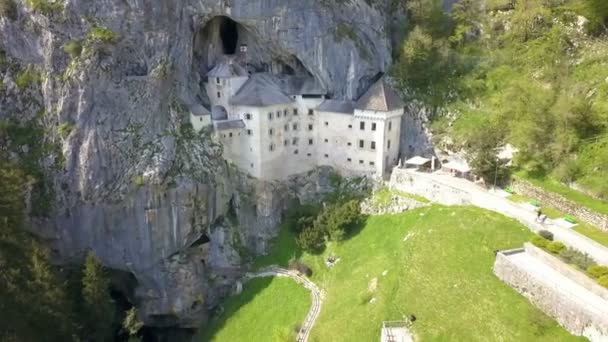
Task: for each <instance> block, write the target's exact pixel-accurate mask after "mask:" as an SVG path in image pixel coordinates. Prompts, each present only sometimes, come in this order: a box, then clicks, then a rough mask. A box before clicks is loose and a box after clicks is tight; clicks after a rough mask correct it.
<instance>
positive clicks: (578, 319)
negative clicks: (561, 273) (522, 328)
mask: <svg viewBox="0 0 608 342" xmlns="http://www.w3.org/2000/svg"><path fill="white" fill-rule="evenodd" d="M509 252H511V253H509ZM509 252H501V253H498V254H497V255H496V262H495V263H494V274H496V276H497V277H498V278H499V279H501V280H502V281H504V282H505V283H507V284H508V285H510V286H511V287H513V288H514V289H515V290H517V291H518V292H519V293H521V294H522V295H523V296H524V297H526V298H528V299H529V300H530V302H532V303H533V304H534V305H535V306H537V307H538V308H539V309H540V310H542V311H543V312H545V313H546V314H547V315H549V316H551V317H553V318H554V319H555V320H556V321H557V322H558V323H559V324H560V325H561V326H563V327H564V328H565V329H566V330H568V331H569V332H570V333H572V334H574V335H577V336H585V337H587V338H589V339H590V340H591V341H606V340H607V339H608V317H607V316H606V315H605V314H603V313H601V312H597V311H595V310H594V309H593V308H590V307H588V306H587V305H585V303H583V302H581V301H579V300H577V298H576V297H575V296H570V295H566V294H565V293H564V292H563V291H560V290H559V284H552V283H549V282H546V281H542V278H540V277H541V275H534V274H530V273H529V272H526V271H525V270H524V269H523V268H521V267H519V265H518V264H516V263H515V262H513V261H511V260H510V259H509V255H512V254H513V253H526V251H525V250H523V249H519V250H513V251H509Z"/></svg>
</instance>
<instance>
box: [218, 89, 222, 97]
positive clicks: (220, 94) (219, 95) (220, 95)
mask: <svg viewBox="0 0 608 342" xmlns="http://www.w3.org/2000/svg"><path fill="white" fill-rule="evenodd" d="M221 97H222V93H220V92H219V91H218V92H217V98H218V99H219V98H221Z"/></svg>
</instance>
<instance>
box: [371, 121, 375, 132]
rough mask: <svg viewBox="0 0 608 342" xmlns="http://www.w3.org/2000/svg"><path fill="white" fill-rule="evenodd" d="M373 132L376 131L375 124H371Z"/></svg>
mask: <svg viewBox="0 0 608 342" xmlns="http://www.w3.org/2000/svg"><path fill="white" fill-rule="evenodd" d="M375 130H376V123H375V122H372V131H375Z"/></svg>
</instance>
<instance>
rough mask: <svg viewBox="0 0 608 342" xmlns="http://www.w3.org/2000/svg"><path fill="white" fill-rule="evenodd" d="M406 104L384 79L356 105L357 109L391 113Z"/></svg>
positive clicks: (369, 90) (374, 85)
mask: <svg viewBox="0 0 608 342" xmlns="http://www.w3.org/2000/svg"><path fill="white" fill-rule="evenodd" d="M404 106H405V104H404V103H403V101H402V100H401V98H400V97H399V95H397V93H396V92H395V91H394V90H393V89H392V88H391V87H390V86H389V85H388V84H386V82H385V80H384V78H381V79H380V80H378V82H376V83H374V84H373V85H372V86H371V87H369V89H368V90H367V92H366V93H365V94H363V96H361V97H360V98H359V100H358V101H357V103H355V108H356V109H361V110H373V111H379V112H390V111H392V110H395V109H399V108H403V107H404Z"/></svg>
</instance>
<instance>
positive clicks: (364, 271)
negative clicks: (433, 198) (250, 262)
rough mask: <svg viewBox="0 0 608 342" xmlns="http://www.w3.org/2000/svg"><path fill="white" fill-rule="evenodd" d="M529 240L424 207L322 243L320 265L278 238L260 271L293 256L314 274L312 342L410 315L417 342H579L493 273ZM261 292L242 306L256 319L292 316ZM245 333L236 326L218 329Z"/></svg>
mask: <svg viewBox="0 0 608 342" xmlns="http://www.w3.org/2000/svg"><path fill="white" fill-rule="evenodd" d="M529 238H530V232H529V231H528V230H527V229H526V228H525V227H523V226H521V225H520V224H518V223H516V222H514V221H512V220H510V219H507V218H504V217H502V216H500V215H497V214H494V213H491V212H488V211H484V210H480V209H476V208H469V207H453V208H452V207H443V206H432V207H429V208H424V209H419V210H416V211H412V212H409V213H404V214H399V215H387V216H374V217H369V218H368V219H367V221H366V224H365V226H364V228H363V229H362V230H361V231H360V232H358V234H356V235H355V236H353V237H351V238H350V239H348V240H346V241H344V242H342V243H339V244H336V243H329V244H328V245H327V247H326V249H325V251H324V252H323V253H321V254H320V255H311V254H307V253H304V254H301V252H300V251H298V249H297V247H296V245H295V243H294V242H293V238H292V237H291V236H290V234H289V232H288V231H287V230H284V231H283V232H282V235H281V236H280V237H279V239H278V240H277V243H276V245H275V251H274V252H273V254H271V255H269V256H268V257H266V258H263V259H260V260H259V263H258V265H260V266H261V265H262V264H273V263H278V264H283V265H286V264H287V262H288V260H289V259H290V258H291V257H292V256H294V255H295V256H298V255H300V256H301V259H302V260H303V261H304V262H306V263H307V264H309V265H310V266H311V267H312V269H313V272H314V274H313V276H312V279H313V281H315V282H316V283H317V284H318V285H319V286H321V287H322V288H323V289H324V290H325V291H326V300H325V303H324V304H323V307H322V310H321V315H320V317H319V319H318V321H317V325H316V326H315V328H314V329H313V331H312V336H311V341H377V340H378V338H379V334H380V327H381V324H382V321H384V320H400V319H403V318H404V317H406V316H409V315H411V314H414V315H416V317H417V320H416V322H415V323H414V325H413V328H412V329H413V331H414V332H415V333H416V335H417V336H418V337H419V338H420V340H423V341H435V340H449V341H499V340H500V341H534V340H545V341H573V340H577V339H576V338H574V337H572V336H570V335H569V334H568V333H567V332H566V331H564V330H563V329H562V328H560V327H559V326H558V325H557V324H556V323H555V322H554V321H553V320H551V319H549V318H548V317H547V316H545V315H544V314H543V313H541V312H540V311H539V310H537V309H535V308H534V307H533V306H532V305H531V304H530V303H529V302H528V301H527V300H526V299H525V298H524V297H523V296H521V295H519V294H518V293H517V292H515V291H514V290H513V289H511V288H510V287H509V286H507V285H506V284H504V283H503V282H501V281H500V280H498V278H496V277H495V276H494V275H493V273H492V266H493V263H494V250H498V249H507V248H514V247H519V246H521V245H522V243H523V242H524V241H527V240H528V239H529ZM328 255H335V256H337V257H339V258H340V260H339V261H338V263H337V264H336V266H335V267H333V268H328V267H327V266H326V265H325V258H326V257H327V256H328ZM374 284H375V285H374ZM266 291H269V288H265V289H262V290H261V292H260V293H258V294H257V295H256V296H255V297H254V300H255V302H254V301H250V302H248V303H247V304H243V303H241V304H240V305H245V306H243V307H244V308H246V307H249V306H256V307H257V308H256V309H254V310H253V311H255V312H262V311H264V310H266V309H264V308H267V309H268V310H269V313H270V314H272V315H274V316H273V317H274V318H273V319H277V320H280V319H283V315H290V310H291V307H292V304H284V305H286V306H285V308H284V309H280V310H279V309H276V308H271V307H272V305H271V304H268V303H263V302H261V301H258V298H263V296H264V297H265V298H268V296H267V292H266ZM273 296H278V297H279V298H281V297H283V296H287V294H278V293H276V292H275V293H274V294H273ZM296 298H297V297H296ZM232 300H234V299H229V302H228V303H231V301H232ZM296 301H298V299H296ZM230 305H231V304H227V305H226V306H227V307H229V306H230ZM283 310H284V311H283ZM239 313H240V311H239ZM243 314H244V313H243ZM259 322H261V321H259ZM248 327H250V325H249V324H241V323H238V324H237V323H236V321H235V322H234V323H233V322H227V323H226V325H225V327H224V328H223V329H227V330H231V331H244V330H247V329H249V328H248ZM243 329H244V330H243ZM241 340H244V339H238V338H236V339H234V340H233V341H241ZM247 340H248V341H258V340H259V341H262V340H268V339H255V338H254V339H251V338H249V339H247Z"/></svg>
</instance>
